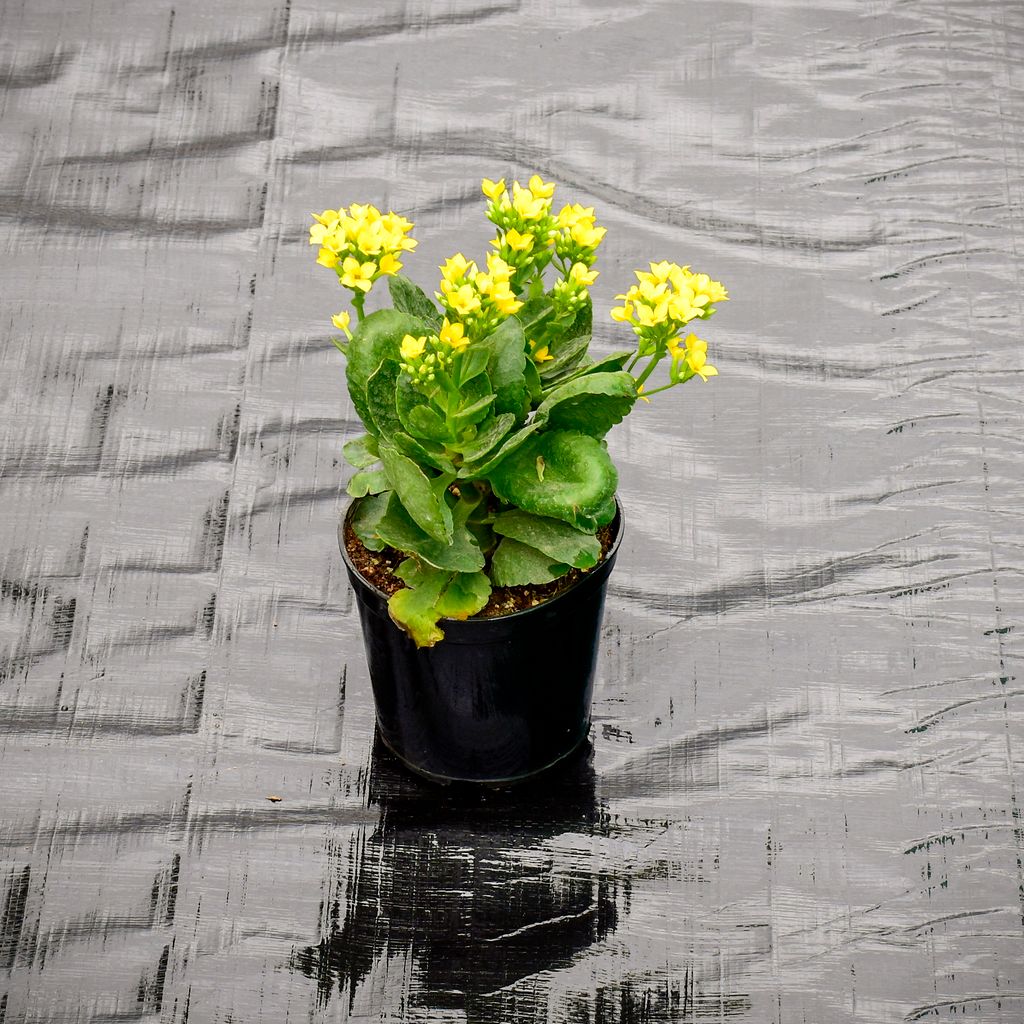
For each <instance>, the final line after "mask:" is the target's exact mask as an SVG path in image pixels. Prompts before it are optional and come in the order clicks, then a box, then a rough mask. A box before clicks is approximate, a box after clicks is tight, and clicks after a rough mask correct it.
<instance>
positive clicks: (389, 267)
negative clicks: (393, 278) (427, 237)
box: [380, 252, 402, 275]
mask: <svg viewBox="0 0 1024 1024" xmlns="http://www.w3.org/2000/svg"><path fill="white" fill-rule="evenodd" d="M401 269H402V261H401V260H400V259H399V258H398V257H397V256H396V255H395V254H394V253H393V252H386V253H384V255H383V256H381V258H380V272H381V273H382V274H388V275H391V274H397V273H398V272H399V271H400V270H401Z"/></svg>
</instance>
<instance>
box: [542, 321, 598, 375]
mask: <svg viewBox="0 0 1024 1024" xmlns="http://www.w3.org/2000/svg"><path fill="white" fill-rule="evenodd" d="M589 347H590V335H589V334H579V335H577V336H576V337H574V338H564V339H562V340H561V341H560V342H559V344H558V346H557V347H556V348H554V349H553V350H551V353H550V354H551V358H550V359H549V360H548V361H547V362H544V363H541V364H540V366H539V367H537V372H538V373H539V374H540V379H541V380H542V381H543V382H544V384H545V386H546V385H547V384H548V382H549V381H552V380H554V379H555V378H557V377H561V376H563V375H564V374H567V373H569V372H571V371H572V370H574V369H575V368H576V367H577V366H578V365H579V363H580V361H581V360H582V359H583V357H584V356H586V354H587V349H588V348H589Z"/></svg>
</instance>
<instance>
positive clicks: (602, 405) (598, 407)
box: [535, 370, 637, 438]
mask: <svg viewBox="0 0 1024 1024" xmlns="http://www.w3.org/2000/svg"><path fill="white" fill-rule="evenodd" d="M636 398H637V395H636V381H635V380H634V379H633V376H632V374H629V373H626V372H625V371H624V370H619V371H617V372H615V373H588V374H585V375H583V376H581V377H577V378H576V379H575V380H571V381H569V382H568V383H567V384H563V385H562V386H561V387H559V388H556V389H555V390H554V391H552V392H551V393H550V394H549V395H548V397H547V398H545V399H544V401H543V402H541V404H540V405H539V406H538V408H537V414H536V416H535V419H536V420H539V421H540V422H542V423H546V424H547V426H548V427H549V428H550V429H552V430H579V431H580V432H581V433H584V434H589V435H590V436H591V437H596V438H601V437H604V435H605V434H607V433H608V431H609V430H611V428H612V427H613V426H614V425H615V424H616V423H619V422H621V420H622V419H623V418H624V417H625V416H626V415H627V414H628V413H629V410H630V409H632V408H633V403H634V402H636Z"/></svg>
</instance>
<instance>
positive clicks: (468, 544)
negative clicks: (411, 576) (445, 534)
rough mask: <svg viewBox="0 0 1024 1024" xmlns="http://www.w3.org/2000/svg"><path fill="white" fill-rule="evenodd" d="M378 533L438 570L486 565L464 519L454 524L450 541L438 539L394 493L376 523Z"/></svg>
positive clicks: (473, 569) (464, 569) (475, 569)
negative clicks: (411, 514) (412, 516)
mask: <svg viewBox="0 0 1024 1024" xmlns="http://www.w3.org/2000/svg"><path fill="white" fill-rule="evenodd" d="M377 535H378V536H379V537H380V539H381V540H382V541H384V543H385V544H387V545H388V546H389V547H393V548H395V549H397V550H398V551H404V552H406V554H411V555H416V557H417V558H419V559H421V560H422V561H424V562H427V563H428V564H430V565H432V566H434V567H435V568H437V569H447V570H449V571H450V572H479V571H480V570H481V569H482V568H483V567H484V556H483V552H482V551H481V550H480V548H479V547H478V545H477V542H476V539H475V538H474V537H473V534H472V533H470V531H469V530H468V529H467V528H466V526H465V520H463V521H462V522H461V523H453V526H452V539H451V542H450V543H448V542H446V541H439V540H435V539H434V538H433V537H431V536H429V535H428V534H427V533H425V532H424V531H423V530H421V529H420V527H419V526H417V525H416V523H414V522H413V520H412V518H411V517H410V515H409V513H408V512H407V511H406V510H405V508H404V507H403V506H402V503H401V502H400V501H399V500H398V496H397V495H395V494H392V496H391V500H390V501H389V502H388V507H387V510H386V512H385V514H384V515H383V516H382V517H381V519H380V520H379V522H378V524H377Z"/></svg>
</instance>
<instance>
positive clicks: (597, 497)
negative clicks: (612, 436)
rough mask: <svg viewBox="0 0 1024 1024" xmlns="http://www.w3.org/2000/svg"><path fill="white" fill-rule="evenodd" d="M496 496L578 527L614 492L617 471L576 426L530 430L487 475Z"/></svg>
mask: <svg viewBox="0 0 1024 1024" xmlns="http://www.w3.org/2000/svg"><path fill="white" fill-rule="evenodd" d="M489 479H490V481H491V484H492V486H493V487H494V491H495V493H496V494H497V495H498V497H499V498H501V499H502V501H507V502H509V503H510V504H512V505H516V506H517V507H519V508H521V509H524V510H525V511H527V512H533V513H535V514H536V515H539V516H551V517H553V518H554V519H561V520H562V521H563V522H566V523H570V524H573V525H577V526H583V524H584V521H585V520H586V519H587V518H593V517H594V516H596V515H597V513H598V512H600V511H601V510H602V509H604V508H605V506H606V505H607V503H608V500H609V499H610V498H612V497H613V496H614V494H615V488H616V485H617V483H618V474H617V473H616V472H615V466H614V465H613V463H612V460H611V458H610V457H609V455H608V452H607V451H606V450H605V448H604V446H603V445H602V444H601V442H600V441H597V440H595V439H594V438H593V437H590V436H588V435H586V434H580V433H577V432H576V431H567V430H554V431H545V432H543V433H538V434H534V435H533V436H532V437H530V438H529V439H528V440H527V441H526V442H525V443H524V444H522V445H521V446H520V447H518V448H517V450H516V451H514V452H513V453H512V454H511V455H509V456H508V457H507V458H504V459H502V460H501V461H500V462H499V463H498V465H497V467H496V468H495V469H494V470H492V471H491V472H490V474H489Z"/></svg>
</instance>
